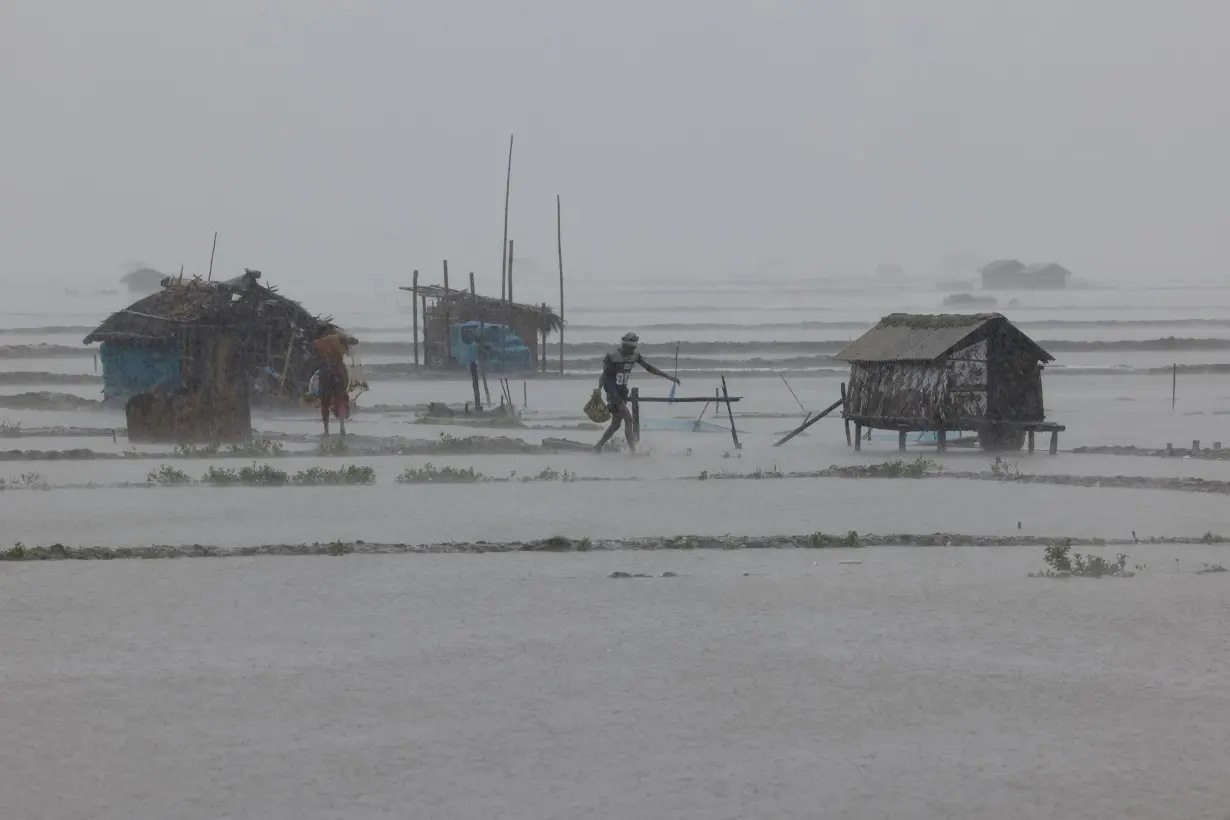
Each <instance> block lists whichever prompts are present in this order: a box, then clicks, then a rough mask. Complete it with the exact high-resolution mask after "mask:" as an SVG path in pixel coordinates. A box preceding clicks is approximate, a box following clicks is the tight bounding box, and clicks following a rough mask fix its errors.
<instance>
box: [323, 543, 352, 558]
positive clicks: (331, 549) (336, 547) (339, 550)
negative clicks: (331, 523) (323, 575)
mask: <svg viewBox="0 0 1230 820" xmlns="http://www.w3.org/2000/svg"><path fill="white" fill-rule="evenodd" d="M326 549H327V552H328V553H329V554H330V555H349V554H350V553H352V552H354V547H352V546H350V545H349V544H347V543H345V542H344V541H334V542H332V543H331V544H329V546H328V547H327V548H326Z"/></svg>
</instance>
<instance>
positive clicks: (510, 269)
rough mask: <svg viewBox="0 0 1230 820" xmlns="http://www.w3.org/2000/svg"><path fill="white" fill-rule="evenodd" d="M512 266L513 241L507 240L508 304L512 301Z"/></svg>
mask: <svg viewBox="0 0 1230 820" xmlns="http://www.w3.org/2000/svg"><path fill="white" fill-rule="evenodd" d="M512 266H513V240H511V239H510V240H508V301H509V302H510V303H511V302H512V301H513V288H512V283H513V278H512Z"/></svg>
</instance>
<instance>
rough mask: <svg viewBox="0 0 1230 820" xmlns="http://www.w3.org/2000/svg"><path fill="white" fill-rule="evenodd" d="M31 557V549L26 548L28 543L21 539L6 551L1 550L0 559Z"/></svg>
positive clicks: (24, 558)
mask: <svg viewBox="0 0 1230 820" xmlns="http://www.w3.org/2000/svg"><path fill="white" fill-rule="evenodd" d="M29 557H30V550H28V549H26V545H25V544H23V543H21V542H20V541H18V542H17V543H16V544H14V545H13V546H12V547H10V548H9V549H6V550H5V551H4V552H0V561H25V560H26V559H28V558H29Z"/></svg>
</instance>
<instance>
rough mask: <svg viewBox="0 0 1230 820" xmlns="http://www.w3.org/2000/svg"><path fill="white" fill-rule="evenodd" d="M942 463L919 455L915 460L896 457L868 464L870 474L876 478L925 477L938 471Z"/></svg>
mask: <svg viewBox="0 0 1230 820" xmlns="http://www.w3.org/2000/svg"><path fill="white" fill-rule="evenodd" d="M939 470H940V463H939V462H938V461H936V460H935V459H933V458H924V457H923V456H919V457H918V458H916V459H914V460H913V461H905V460H903V459H896V460H894V461H886V462H884V463H883V464H871V465H868V467H867V471H868V475H871V476H874V477H876V478H925V477H927V476H928V475H931V474H933V473H938V472H939Z"/></svg>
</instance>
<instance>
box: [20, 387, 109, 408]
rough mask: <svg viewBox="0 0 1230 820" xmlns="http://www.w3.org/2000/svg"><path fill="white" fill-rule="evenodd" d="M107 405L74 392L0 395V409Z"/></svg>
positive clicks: (97, 406)
mask: <svg viewBox="0 0 1230 820" xmlns="http://www.w3.org/2000/svg"><path fill="white" fill-rule="evenodd" d="M104 406H105V405H104V404H103V402H102V401H100V400H98V399H87V398H84V397H82V396H77V395H74V394H72V393H50V392H47V391H39V392H37V393H17V394H15V395H11V396H0V409H6V410H101V409H103V407H104Z"/></svg>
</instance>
